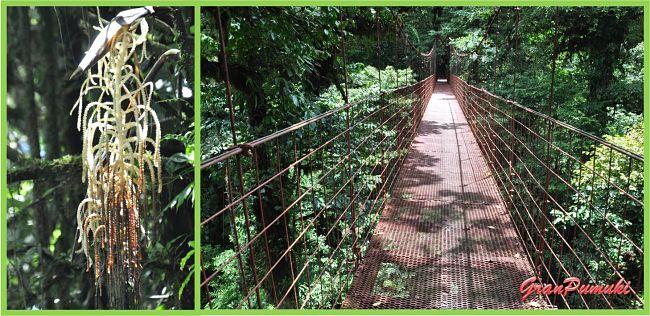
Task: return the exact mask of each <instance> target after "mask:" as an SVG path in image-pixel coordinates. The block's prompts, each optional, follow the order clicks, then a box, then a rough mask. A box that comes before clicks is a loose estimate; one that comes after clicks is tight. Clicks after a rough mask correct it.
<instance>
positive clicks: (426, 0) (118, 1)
mask: <svg viewBox="0 0 650 316" xmlns="http://www.w3.org/2000/svg"><path fill="white" fill-rule="evenodd" d="M152 4H155V5H159V6H160V5H167V6H188V7H189V6H193V7H194V29H195V34H194V35H195V36H194V95H195V98H194V99H195V101H194V102H195V103H194V132H195V139H194V181H195V182H194V230H195V238H194V244H195V247H196V248H195V249H196V251H195V261H194V262H195V269H194V292H195V297H194V305H195V306H194V310H166V311H155V310H141V311H140V310H138V311H131V310H118V311H109V310H92V311H91V310H39V311H32V310H7V309H6V306H7V297H6V294H5V293H7V274H6V273H7V264H8V261H7V257H6V251H5V250H6V249H7V230H6V229H5V227H6V221H7V214H6V211H7V200H6V198H5V197H6V196H7V194H8V191H7V186H6V185H5V183H6V181H7V147H6V140H7V105H6V97H7V86H6V83H7V71H6V66H7V51H6V47H7V27H6V26H7V23H8V22H7V7H11V6H142V5H152ZM252 5H260V6H304V5H319V6H638V7H643V23H644V29H643V47H644V56H643V67H644V69H643V78H644V87H643V96H644V102H643V112H644V114H645V115H644V121H643V126H644V131H643V135H644V141H645V144H644V151H643V155H644V157H650V144H649V143H648V139H650V118H648V115H647V114H648V113H650V1H649V0H618V1H612V0H610V1H607V0H568V1H557V0H555V1H553V0H521V1H512V0H439V1H434V0H410V1H409V0H357V1H353V0H339V1H335V0H311V1H310V0H267V1H264V0H223V1H207V0H206V1H201V0H158V1H141V0H135V1H125V0H103V1H98V0H64V1H56V0H5V1H3V2H2V3H1V4H0V13H1V14H0V21H1V22H0V23H1V25H0V29H1V31H0V36H1V46H0V49H1V50H2V55H1V63H0V64H1V66H2V67H1V68H2V74H1V76H0V82H1V83H2V85H1V90H0V104H1V105H0V180H1V181H0V183H2V188H1V190H0V194H2V197H0V239H1V243H0V246H1V247H0V251H1V252H2V253H1V254H0V255H1V258H0V270H1V271H0V295H1V296H2V297H1V298H0V314H2V315H87V314H90V313H92V314H96V315H303V314H312V315H477V314H481V315H504V314H505V315H612V314H617V315H650V306H648V303H650V302H649V297H650V295H649V294H648V291H647V289H648V287H650V277H649V275H650V266H649V264H650V255H649V254H648V251H649V250H650V245H649V244H648V242H647V237H648V232H649V231H650V219H649V218H648V217H649V215H650V212H649V211H648V210H649V209H650V194H646V195H645V196H644V201H643V203H644V205H645V207H644V218H643V232H644V239H645V240H646V242H645V245H644V252H645V256H644V259H643V264H644V280H643V284H644V288H645V289H646V292H645V293H644V297H643V299H644V309H642V310H602V309H601V310H584V309H583V310H529V311H522V310H201V309H200V308H201V301H200V286H199V285H200V282H199V281H198V280H200V271H201V269H200V265H199V264H198V263H199V262H200V254H201V238H200V224H199V223H200V214H201V212H200V209H201V170H200V159H201V124H200V122H201V108H200V104H201V93H200V81H201V69H200V58H201V55H200V43H201V41H200V39H201V38H200V31H201V13H200V12H201V11H200V10H201V7H202V6H252ZM649 160H650V159H646V160H645V161H644V171H643V175H644V186H643V187H644V192H649V191H650V170H649V169H648V165H649V164H650V161H649Z"/></svg>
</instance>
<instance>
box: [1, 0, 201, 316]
mask: <svg viewBox="0 0 650 316" xmlns="http://www.w3.org/2000/svg"><path fill="white" fill-rule="evenodd" d="M123 9H124V8H116V7H111V8H108V7H106V8H101V9H98V8H97V9H96V8H81V7H80V8H72V7H64V8H62V7H58V8H53V7H38V8H30V7H11V8H8V9H7V16H8V21H9V23H8V24H7V25H8V29H7V33H8V36H7V39H8V45H9V49H8V63H7V72H8V76H7V78H8V87H7V90H8V95H7V114H8V118H7V122H8V147H7V150H8V160H9V169H8V179H7V180H8V196H6V197H5V198H7V205H8V213H7V225H8V226H7V228H8V230H7V249H6V251H7V258H8V270H7V276H8V281H7V289H8V293H3V294H6V297H7V303H8V306H7V307H8V308H9V309H100V308H106V306H107V302H106V300H105V295H102V293H106V292H107V291H108V286H105V287H102V288H100V289H96V287H95V276H94V273H93V272H92V270H91V271H87V269H86V258H85V257H84V255H83V253H82V252H81V250H80V245H79V243H78V241H77V239H78V236H79V235H78V231H77V225H76V222H77V220H76V210H77V206H78V205H79V203H80V202H81V200H82V199H83V198H84V193H85V190H86V185H85V184H84V183H82V182H81V180H82V177H81V159H80V154H81V151H82V146H81V140H82V135H81V132H79V131H78V130H77V116H76V113H74V114H73V115H70V114H69V113H70V110H71V108H72V106H73V104H74V103H75V101H76V99H77V98H78V96H79V88H80V85H81V82H82V81H83V79H85V78H77V79H73V80H68V77H70V74H71V73H72V71H73V70H74V69H75V68H76V67H77V63H78V62H79V61H80V60H81V58H82V54H83V53H84V51H85V50H86V49H87V48H88V46H89V45H90V43H91V42H92V40H93V39H94V37H95V35H96V34H97V31H96V30H94V29H93V26H95V25H97V23H98V22H97V13H98V11H97V10H100V12H101V14H100V15H101V17H102V18H105V19H106V18H108V19H110V18H111V17H113V16H114V15H115V14H116V13H117V12H119V11H121V10H123ZM104 23H106V22H104ZM192 24H193V12H192V9H178V10H172V11H167V12H166V13H163V14H159V15H157V16H156V18H151V19H150V20H149V26H150V33H149V38H148V45H147V46H148V47H147V56H146V58H144V59H143V62H142V64H141V65H140V67H141V70H142V71H148V70H149V69H151V68H152V65H153V63H154V62H155V61H156V59H157V58H158V57H159V56H160V55H161V54H162V53H163V52H165V51H166V50H168V49H170V48H177V49H180V50H181V54H180V55H179V58H176V59H173V60H168V61H167V62H166V63H165V64H164V65H163V67H162V68H161V69H160V71H159V72H158V73H157V75H156V76H155V77H154V83H155V88H154V94H153V101H152V106H153V108H154V109H155V110H156V112H157V114H158V118H159V119H160V122H161V128H162V135H163V140H162V142H161V150H162V156H163V158H162V160H163V162H162V164H163V166H162V169H163V179H162V181H163V191H162V192H161V193H160V194H156V195H154V196H151V197H150V198H149V206H148V207H147V210H146V214H144V216H143V220H142V222H143V223H144V225H143V229H144V230H145V232H146V233H145V234H144V235H145V236H146V237H145V238H143V239H142V240H141V244H142V245H143V247H142V249H143V260H142V265H143V268H142V282H141V284H142V298H143V299H142V302H141V304H140V306H138V308H141V309H181V308H192V307H193V306H194V304H193V302H194V301H193V293H194V291H193V272H192V270H191V269H192V267H193V262H194V260H193V250H192V245H193V240H194V235H193V227H194V226H193V225H194V224H193V216H192V214H193V198H192V197H193V182H192V180H193V169H192V163H193V157H194V148H193V144H194V140H193V133H192V132H190V131H192V129H193V128H192V125H193V117H194V116H193V102H194V101H193V100H194V98H193V95H192V87H193V78H194V69H193V67H192V62H191V61H192V60H193V54H192V48H193V41H194V35H193V34H192V33H191V32H192V28H193V27H192ZM188 48H189V50H188ZM84 76H85V74H84ZM84 76H82V77H84ZM89 97H91V95H89ZM3 185H4V184H3ZM153 191H154V190H149V192H153ZM3 250H4V249H3Z"/></svg>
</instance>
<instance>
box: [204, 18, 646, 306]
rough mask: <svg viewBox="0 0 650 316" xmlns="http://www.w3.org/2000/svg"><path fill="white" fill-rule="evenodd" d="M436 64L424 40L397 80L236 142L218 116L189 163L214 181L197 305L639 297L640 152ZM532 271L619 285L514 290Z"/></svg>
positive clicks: (542, 277)
mask: <svg viewBox="0 0 650 316" xmlns="http://www.w3.org/2000/svg"><path fill="white" fill-rule="evenodd" d="M219 22H220V21H219ZM222 34H223V33H222ZM378 34H379V33H378ZM378 38H379V35H378ZM221 44H222V52H225V44H224V43H223V41H222V43H221ZM343 47H344V46H343ZM452 51H453V50H452ZM343 57H344V58H343V59H344V60H345V49H344V50H343ZM221 58H223V59H224V60H227V56H226V55H225V53H222V56H221ZM452 63H455V64H456V66H457V65H458V64H460V63H462V56H459V55H454V56H452ZM436 66H437V62H436V48H435V46H434V48H433V49H432V50H431V51H430V52H428V53H426V54H419V53H418V54H417V55H416V56H414V57H413V58H411V68H412V69H414V72H415V74H414V78H412V79H414V81H415V83H413V84H406V85H403V86H402V87H400V88H396V89H390V90H384V91H381V92H380V93H379V94H376V95H370V96H367V97H364V98H362V99H360V100H354V101H348V99H347V94H346V95H345V98H344V100H343V104H342V105H341V106H340V107H337V108H335V109H332V110H330V111H327V112H325V113H322V114H319V115H317V116H315V117H312V118H309V119H307V120H304V121H301V122H298V123H296V124H293V125H291V126H289V127H287V128H284V129H282V130H279V131H276V132H274V133H271V134H269V135H267V136H264V137H262V138H259V139H256V140H254V141H251V142H247V143H241V144H240V143H238V142H237V138H236V137H235V136H234V135H235V132H234V127H233V144H234V145H233V147H231V148H229V149H227V150H225V151H224V152H222V153H221V154H219V155H218V156H215V157H212V158H210V159H206V160H204V161H203V162H202V166H201V167H202V170H203V171H209V172H211V174H216V175H217V177H216V180H214V181H216V183H215V182H212V183H210V184H208V185H210V186H212V187H213V188H214V190H215V191H216V192H217V194H216V201H215V203H214V205H216V209H214V210H211V211H209V212H207V213H204V216H203V217H202V219H201V220H202V222H201V227H202V231H203V233H202V235H203V242H204V243H205V242H207V241H211V240H214V239H219V240H221V242H220V243H221V247H222V252H221V254H222V255H221V256H220V257H219V259H218V260H214V259H213V258H210V257H202V265H201V266H202V280H201V288H202V293H201V297H202V302H203V304H205V307H208V308H390V309H393V308H399V309H553V308H585V309H591V308H597V309H603V308H641V307H643V299H642V296H643V290H644V289H643V273H642V271H643V268H642V267H640V266H639V264H641V263H642V259H640V260H641V261H639V259H638V258H643V254H644V253H643V234H642V230H643V228H642V227H643V218H642V216H641V215H640V214H643V202H642V201H643V196H642V195H643V193H642V188H640V187H639V186H638V185H635V184H634V183H633V182H631V177H632V174H633V173H636V172H639V171H640V172H641V173H642V171H643V157H642V156H640V155H637V154H635V153H632V152H629V151H627V150H626V149H625V148H621V147H619V146H617V145H615V144H613V143H611V142H608V141H606V140H604V139H602V138H600V137H597V136H594V135H591V134H589V133H587V132H585V131H582V130H580V129H578V128H576V127H574V126H571V125H569V124H567V123H565V122H562V121H559V120H557V119H555V118H553V117H552V115H550V114H551V113H541V112H539V111H537V110H534V109H532V108H530V107H526V106H524V105H521V104H519V103H517V102H514V101H512V100H507V99H504V98H502V97H499V96H497V95H494V94H493V93H491V92H489V91H487V90H484V89H481V88H479V87H476V86H474V85H472V84H470V83H468V82H466V81H464V80H463V79H462V78H460V77H459V76H457V75H455V74H454V73H452V74H451V75H450V76H449V80H448V81H447V80H444V79H441V78H438V76H437V70H436V68H437V67H436ZM453 66H454V65H453V64H452V67H451V69H452V70H453V69H454V67H453ZM226 67H227V66H226ZM345 78H346V85H347V74H346V75H345ZM378 79H379V81H380V82H381V75H380V77H379V78H378ZM227 81H228V79H227V74H226V84H227V94H228V99H227V100H228V106H229V108H230V111H231V124H232V125H231V126H234V122H233V120H234V115H233V114H232V113H233V109H234V107H233V105H232V98H231V96H230V87H229V84H228V82H227ZM404 82H408V80H405V81H404ZM397 86H399V85H397ZM346 91H347V86H346ZM551 96H552V92H551ZM551 98H552V97H551ZM596 152H599V153H601V154H603V155H604V157H606V158H605V160H604V161H605V164H604V167H603V166H597V164H596V160H595V159H593V158H592V157H594V155H595V154H596ZM213 178H214V177H213ZM204 185H206V184H204ZM578 209H580V210H584V211H582V212H579V211H577V210H578ZM621 220H622V221H624V223H628V224H621ZM606 240H607V241H609V242H608V243H605V242H604V241H606ZM612 242H614V243H615V244H616V245H617V246H616V247H615V248H614V249H612V248H611V247H610V248H607V247H605V245H606V244H610V245H611V244H612ZM224 249H225V250H224ZM635 258H636V259H635ZM531 277H536V278H537V280H539V282H543V283H545V284H551V285H561V284H563V282H564V279H565V278H568V277H579V278H580V279H581V280H582V282H583V283H585V284H587V283H589V284H610V283H616V282H617V281H618V280H621V279H622V280H625V282H629V284H630V289H631V290H630V293H629V294H627V295H605V294H599V293H593V294H585V293H572V294H570V295H564V296H563V295H549V294H539V295H532V296H530V297H529V298H527V299H525V300H524V299H522V293H521V291H520V286H521V284H522V282H524V281H525V280H526V279H529V278H531ZM224 280H229V282H236V283H237V284H236V286H235V288H236V289H237V290H236V292H237V293H236V294H235V295H234V296H235V299H231V301H230V302H226V305H224V302H223V299H222V297H220V296H223V295H226V293H224V291H222V290H221V289H222V288H223V287H224V286H225V284H224V283H223V282H226V281H224ZM229 295H230V296H231V297H232V296H233V294H232V293H230V294H229Z"/></svg>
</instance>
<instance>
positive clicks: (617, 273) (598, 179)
mask: <svg viewBox="0 0 650 316" xmlns="http://www.w3.org/2000/svg"><path fill="white" fill-rule="evenodd" d="M451 86H452V88H453V90H454V93H455V95H456V97H457V98H458V101H459V104H460V105H461V108H462V109H463V112H464V113H465V115H466V118H467V120H468V122H469V126H470V127H471V130H472V132H473V133H474V136H475V137H476V139H477V141H478V144H479V147H480V148H481V151H482V153H483V155H484V156H485V157H486V159H487V160H488V162H489V166H490V168H491V170H492V173H493V175H494V178H495V179H496V180H497V183H498V185H499V186H498V187H499V189H500V192H501V196H502V197H503V199H504V200H505V201H506V203H507V205H508V211H509V212H510V215H511V217H512V219H513V223H514V227H515V229H516V230H517V232H518V234H519V236H520V238H521V241H522V244H523V246H524V249H525V252H526V256H527V257H528V258H529V260H530V261H531V262H534V267H535V274H536V277H537V278H539V279H540V280H543V281H544V282H545V283H547V284H551V285H554V286H555V285H558V284H562V283H563V282H564V280H565V278H568V277H578V278H580V279H581V281H582V284H587V283H588V284H601V285H604V284H609V283H615V282H617V281H619V280H622V281H624V282H629V285H630V286H631V289H630V293H629V294H628V295H603V294H597V295H583V294H581V293H575V295H567V296H560V295H553V296H552V297H551V303H552V304H553V305H557V306H558V308H585V309H591V308H641V307H642V306H643V300H642V299H641V294H640V293H642V292H643V283H642V280H643V269H642V267H641V264H642V261H641V258H643V235H642V234H641V231H640V230H638V229H637V228H638V227H641V226H642V222H643V218H642V217H641V216H639V215H640V214H643V202H642V201H643V190H642V181H639V180H640V177H641V176H640V174H641V172H642V170H643V157H642V156H640V155H638V154H635V153H631V152H629V151H627V150H626V149H623V148H620V147H619V146H616V145H615V144H613V143H611V142H609V141H607V140H604V139H601V138H599V137H596V136H594V135H591V134H589V133H587V132H584V131H582V130H579V129H577V128H576V127H573V126H571V125H569V124H566V123H564V122H561V121H558V120H557V119H554V118H552V117H550V116H549V115H546V114H542V113H540V112H538V111H535V110H533V109H530V108H528V107H525V106H523V105H520V104H518V103H516V102H513V101H510V100H506V99H503V98H501V97H498V96H496V95H494V94H492V93H490V92H488V91H485V90H483V89H480V88H477V87H475V86H472V85H470V84H468V83H467V82H465V81H463V80H462V79H460V78H459V77H457V76H452V81H451ZM548 130H550V131H551V133H550V134H548V133H547V131H548ZM544 134H545V135H544ZM549 151H550V152H549ZM597 151H598V152H599V153H600V154H599V155H600V156H601V158H599V159H601V161H602V163H603V165H602V166H601V167H599V168H596V160H595V158H594V157H595V156H596V152H597ZM613 166H616V167H615V168H614V167H613ZM613 170H617V171H613ZM633 177H636V179H637V180H635V181H631V179H632V178H633ZM545 179H546V181H545ZM546 183H549V185H547V184H546ZM617 219H624V221H625V222H626V223H625V224H622V223H621V222H617ZM612 245H614V246H612ZM623 249H625V250H623ZM596 266H598V268H595V267H596Z"/></svg>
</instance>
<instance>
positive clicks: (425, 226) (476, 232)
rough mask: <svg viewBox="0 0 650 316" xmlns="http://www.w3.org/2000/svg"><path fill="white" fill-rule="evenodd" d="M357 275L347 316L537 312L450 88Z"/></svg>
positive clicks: (423, 129)
mask: <svg viewBox="0 0 650 316" xmlns="http://www.w3.org/2000/svg"><path fill="white" fill-rule="evenodd" d="M370 243H371V244H370V247H369V250H368V251H367V253H366V254H365V256H364V258H363V259H362V261H361V264H360V266H359V268H358V269H357V272H356V274H355V278H354V280H353V284H352V286H351V289H350V291H349V292H348V295H347V298H346V301H345V303H344V306H345V307H349V308H408V309H420V308H425V309H434V308H435V309H447V308H463V309H465V308H469V309H474V308H481V309H485V308H489V309H497V308H530V307H531V306H538V303H537V302H536V303H533V304H531V303H530V302H522V301H521V299H520V297H521V294H520V293H519V285H520V284H521V282H522V281H524V280H525V279H527V278H529V277H530V276H532V275H533V269H532V266H531V264H530V263H529V261H528V260H527V258H526V257H525V255H524V250H523V248H522V245H521V244H520V241H519V239H518V237H517V234H516V231H515V229H514V226H513V223H512V221H511V219H510V217H509V214H508V212H507V210H506V208H505V205H504V203H503V201H502V199H501V197H500V195H499V192H498V189H497V184H496V182H495V180H494V179H493V178H492V175H491V173H490V169H489V168H488V165H487V164H486V162H485V160H484V159H483V156H482V154H481V152H480V150H479V147H478V144H477V143H476V140H475V138H474V136H473V135H472V133H471V131H470V129H469V126H468V125H467V121H466V120H465V117H464V115H463V113H462V111H461V109H460V107H459V105H458V103H457V102H456V99H455V97H454V96H453V94H452V92H451V90H450V88H449V86H448V85H447V84H439V85H438V86H437V87H436V92H435V93H434V94H433V96H432V98H431V101H430V103H429V104H428V106H427V109H426V111H425V114H424V117H423V119H422V122H421V123H420V125H419V127H418V131H417V135H416V137H415V139H414V140H413V143H412V144H411V148H410V150H409V153H408V156H407V158H406V160H405V162H404V165H403V167H402V169H401V171H400V173H399V175H398V179H397V181H396V183H395V186H394V188H393V191H392V193H391V200H390V202H389V203H388V204H387V206H386V207H385V209H384V210H383V212H382V218H381V220H380V222H379V224H378V225H377V228H376V229H375V231H374V235H373V237H372V239H371V241H370Z"/></svg>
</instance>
